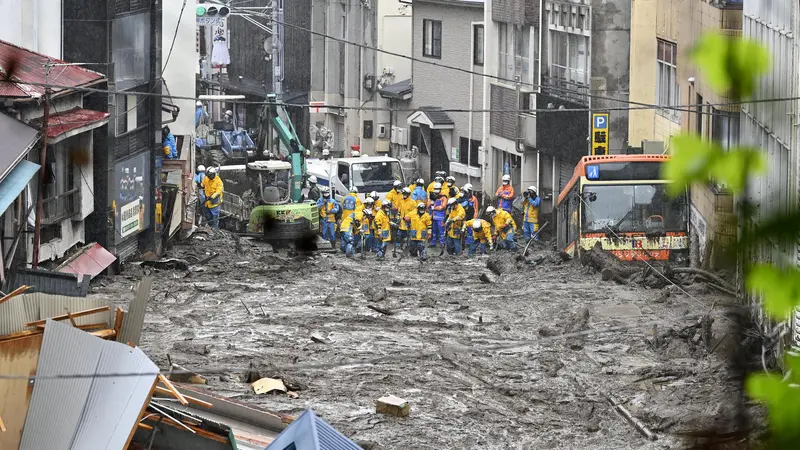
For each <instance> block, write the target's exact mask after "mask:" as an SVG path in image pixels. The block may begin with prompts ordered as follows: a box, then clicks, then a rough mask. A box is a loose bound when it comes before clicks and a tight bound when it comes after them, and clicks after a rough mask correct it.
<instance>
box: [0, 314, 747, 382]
mask: <svg viewBox="0 0 800 450" xmlns="http://www.w3.org/2000/svg"><path fill="white" fill-rule="evenodd" d="M755 307H756V306H745V307H736V308H731V309H732V310H750V309H753V308H755ZM711 314H712V313H711V312H706V313H692V314H688V313H687V314H682V315H680V316H677V317H674V318H672V319H657V320H649V321H643V322H638V323H629V324H625V325H616V326H611V327H606V328H598V329H594V330H584V331H576V332H571V333H563V334H558V335H553V336H541V337H539V338H536V339H524V340H518V341H513V343H506V344H496V345H486V346H458V347H442V348H440V349H438V350H431V351H422V352H412V353H407V354H404V355H388V356H378V357H374V358H363V359H350V360H345V361H339V362H329V363H300V364H290V365H284V366H278V367H272V369H274V370H276V371H280V372H284V373H285V372H298V371H303V370H326V369H336V368H345V367H351V366H363V365H376V364H385V363H389V362H397V361H413V360H417V359H424V358H431V357H436V356H440V355H441V354H443V353H445V354H457V353H476V352H499V351H507V350H514V349H519V348H522V347H528V346H531V345H537V344H541V343H547V342H554V341H560V340H562V339H570V338H580V337H588V336H594V335H598V334H605V333H617V332H622V331H630V330H635V329H638V328H644V327H651V326H653V325H675V324H677V323H679V322H680V321H683V320H693V319H701V318H703V317H709V316H711ZM717 315H719V316H722V317H724V313H722V312H718V313H717ZM45 330H46V328H45ZM250 370H252V368H250V367H217V368H210V369H198V370H188V369H187V370H176V369H173V370H163V371H159V372H117V373H103V374H98V373H70V374H58V375H27V374H0V380H64V379H87V378H90V379H94V378H129V377H153V376H158V375H165V376H167V375H170V374H180V375H185V374H198V375H213V374H222V373H247V372H248V371H250Z"/></svg>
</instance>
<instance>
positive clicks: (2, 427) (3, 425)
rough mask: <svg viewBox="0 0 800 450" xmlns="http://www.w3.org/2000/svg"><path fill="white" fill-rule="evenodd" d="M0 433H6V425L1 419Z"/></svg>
mask: <svg viewBox="0 0 800 450" xmlns="http://www.w3.org/2000/svg"><path fill="white" fill-rule="evenodd" d="M0 431H1V432H3V433H5V432H6V424H5V423H4V422H3V418H2V417H0Z"/></svg>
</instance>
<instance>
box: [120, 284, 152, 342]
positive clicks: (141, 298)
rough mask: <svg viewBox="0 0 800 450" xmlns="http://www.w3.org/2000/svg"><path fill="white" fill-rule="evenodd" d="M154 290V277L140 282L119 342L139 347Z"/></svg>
mask: <svg viewBox="0 0 800 450" xmlns="http://www.w3.org/2000/svg"><path fill="white" fill-rule="evenodd" d="M152 288H153V277H144V278H142V281H140V282H139V287H138V289H137V290H136V297H135V298H134V299H133V301H132V302H131V304H130V305H129V306H128V312H127V313H126V314H125V319H124V320H123V322H122V329H121V330H120V333H119V336H118V337H117V340H118V341H119V342H126V343H127V342H132V343H133V344H134V345H139V339H140V338H141V337H142V327H143V326H144V314H145V311H146V309H147V301H148V300H150V290H151V289H152Z"/></svg>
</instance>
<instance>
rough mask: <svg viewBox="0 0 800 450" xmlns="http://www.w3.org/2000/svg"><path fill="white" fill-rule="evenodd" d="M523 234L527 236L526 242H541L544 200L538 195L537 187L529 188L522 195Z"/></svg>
mask: <svg viewBox="0 0 800 450" xmlns="http://www.w3.org/2000/svg"><path fill="white" fill-rule="evenodd" d="M522 195H523V196H524V197H525V199H524V200H522V232H523V234H524V235H525V242H527V241H530V240H531V238H533V239H535V240H537V241H538V240H539V207H540V206H541V205H542V198H541V197H539V195H538V194H537V193H536V186H528V190H527V191H525V192H523V194H522Z"/></svg>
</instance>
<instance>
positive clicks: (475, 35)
mask: <svg viewBox="0 0 800 450" xmlns="http://www.w3.org/2000/svg"><path fill="white" fill-rule="evenodd" d="M472 41H473V46H472V63H473V64H475V65H476V66H482V65H483V25H473V27H472Z"/></svg>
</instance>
